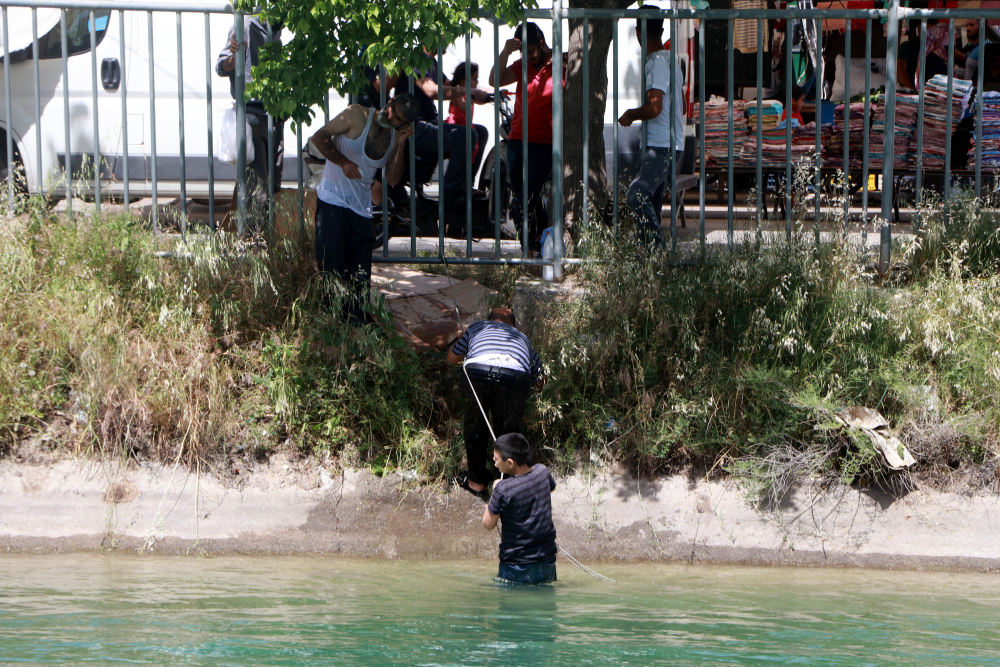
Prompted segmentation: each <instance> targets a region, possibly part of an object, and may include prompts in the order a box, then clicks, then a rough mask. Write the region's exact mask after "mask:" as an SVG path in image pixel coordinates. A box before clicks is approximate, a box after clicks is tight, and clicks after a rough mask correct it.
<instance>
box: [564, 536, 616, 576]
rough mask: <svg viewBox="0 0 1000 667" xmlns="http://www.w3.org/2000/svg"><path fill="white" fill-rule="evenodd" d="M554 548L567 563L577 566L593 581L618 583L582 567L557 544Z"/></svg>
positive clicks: (582, 565) (584, 566) (581, 564)
mask: <svg viewBox="0 0 1000 667" xmlns="http://www.w3.org/2000/svg"><path fill="white" fill-rule="evenodd" d="M556 548H557V549H559V551H561V552H562V555H563V556H565V557H566V560H568V561H569V562H571V563H573V565H576V566H577V567H578V568H580V569H581V570H583V571H584V572H586V573H587V574H589V575H590V576H592V577H594V578H595V579H600V580H601V581H606V582H608V583H609V584H617V583H618V582H617V581H615V580H614V579H612V578H611V577H605V576H604V575H603V574H601V573H600V572H594V571H593V570H591V569H590V568H589V567H587V566H586V565H584V564H583V563H581V562H580V561H578V560H577V559H575V558H573V557H572V556H571V555H570V554H569V552H568V551H566V550H565V549H563V548H562V547H561V546H559V545H558V544H557V545H556Z"/></svg>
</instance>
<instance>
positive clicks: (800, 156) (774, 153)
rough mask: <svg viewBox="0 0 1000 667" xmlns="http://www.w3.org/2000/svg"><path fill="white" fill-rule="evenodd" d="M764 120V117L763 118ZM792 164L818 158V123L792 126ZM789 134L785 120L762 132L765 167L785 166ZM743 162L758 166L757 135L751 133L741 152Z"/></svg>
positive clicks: (763, 164) (761, 155) (762, 160)
mask: <svg viewBox="0 0 1000 667" xmlns="http://www.w3.org/2000/svg"><path fill="white" fill-rule="evenodd" d="M761 120H763V119H761ZM791 146H792V150H791V153H792V164H798V163H801V162H809V163H811V162H813V161H814V160H815V158H816V125H815V124H814V123H809V124H808V125H800V126H798V127H793V128H792V143H791ZM787 147H788V136H787V135H786V129H785V121H781V122H780V123H778V126H777V127H775V128H774V129H770V130H765V131H762V132H761V145H760V163H761V165H762V166H765V167H784V166H785V156H786V154H787ZM740 157H741V158H742V160H743V162H745V163H746V164H749V165H754V166H756V164H757V137H755V136H754V135H753V134H750V135H749V136H748V138H747V140H746V143H744V144H743V149H742V151H741V152H740Z"/></svg>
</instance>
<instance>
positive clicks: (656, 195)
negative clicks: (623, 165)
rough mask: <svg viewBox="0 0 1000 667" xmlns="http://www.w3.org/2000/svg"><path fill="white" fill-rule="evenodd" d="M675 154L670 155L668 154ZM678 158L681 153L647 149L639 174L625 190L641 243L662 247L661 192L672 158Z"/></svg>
mask: <svg viewBox="0 0 1000 667" xmlns="http://www.w3.org/2000/svg"><path fill="white" fill-rule="evenodd" d="M672 153H674V154H675V155H674V156H672V155H671V154H672ZM672 157H673V158H674V159H677V160H680V159H681V151H671V150H670V149H669V148H657V147H654V146H649V147H648V148H646V152H645V153H643V155H642V161H641V162H640V163H639V173H638V174H636V177H635V180H633V181H632V184H631V185H629V188H628V206H629V208H630V209H632V214H633V215H635V217H636V223H637V225H636V228H637V232H638V234H639V241H640V242H641V243H656V244H662V243H663V237H662V236H660V210H661V208H662V207H663V193H664V191H665V190H666V186H667V184H668V183H669V182H670V169H671V168H672V165H673V164H674V162H673V159H672Z"/></svg>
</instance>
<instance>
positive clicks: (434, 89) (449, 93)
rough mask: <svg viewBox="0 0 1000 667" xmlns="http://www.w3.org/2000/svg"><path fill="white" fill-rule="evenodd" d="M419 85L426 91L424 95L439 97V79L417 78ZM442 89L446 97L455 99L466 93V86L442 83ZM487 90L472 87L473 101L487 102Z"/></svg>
mask: <svg viewBox="0 0 1000 667" xmlns="http://www.w3.org/2000/svg"><path fill="white" fill-rule="evenodd" d="M417 87H418V88H420V90H422V91H424V95H426V96H427V97H430V98H431V99H437V95H438V85H437V81H435V80H434V79H432V78H430V77H424V78H423V79H418V80H417ZM441 91H442V93H443V94H444V99H446V100H454V99H457V98H459V97H463V96H464V95H465V87H464V86H450V85H442V86H441ZM486 95H487V94H486V92H485V91H482V90H478V89H475V88H473V89H472V101H473V102H476V103H478V104H485V103H486V101H487V97H486Z"/></svg>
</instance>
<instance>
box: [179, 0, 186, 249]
mask: <svg viewBox="0 0 1000 667" xmlns="http://www.w3.org/2000/svg"><path fill="white" fill-rule="evenodd" d="M176 16H177V114H178V116H177V117H178V135H177V141H178V144H179V146H180V154H181V238H182V239H184V240H187V160H186V158H185V154H184V59H183V58H182V54H183V53H184V35H183V34H182V32H181V13H180V12H177V14H176Z"/></svg>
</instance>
